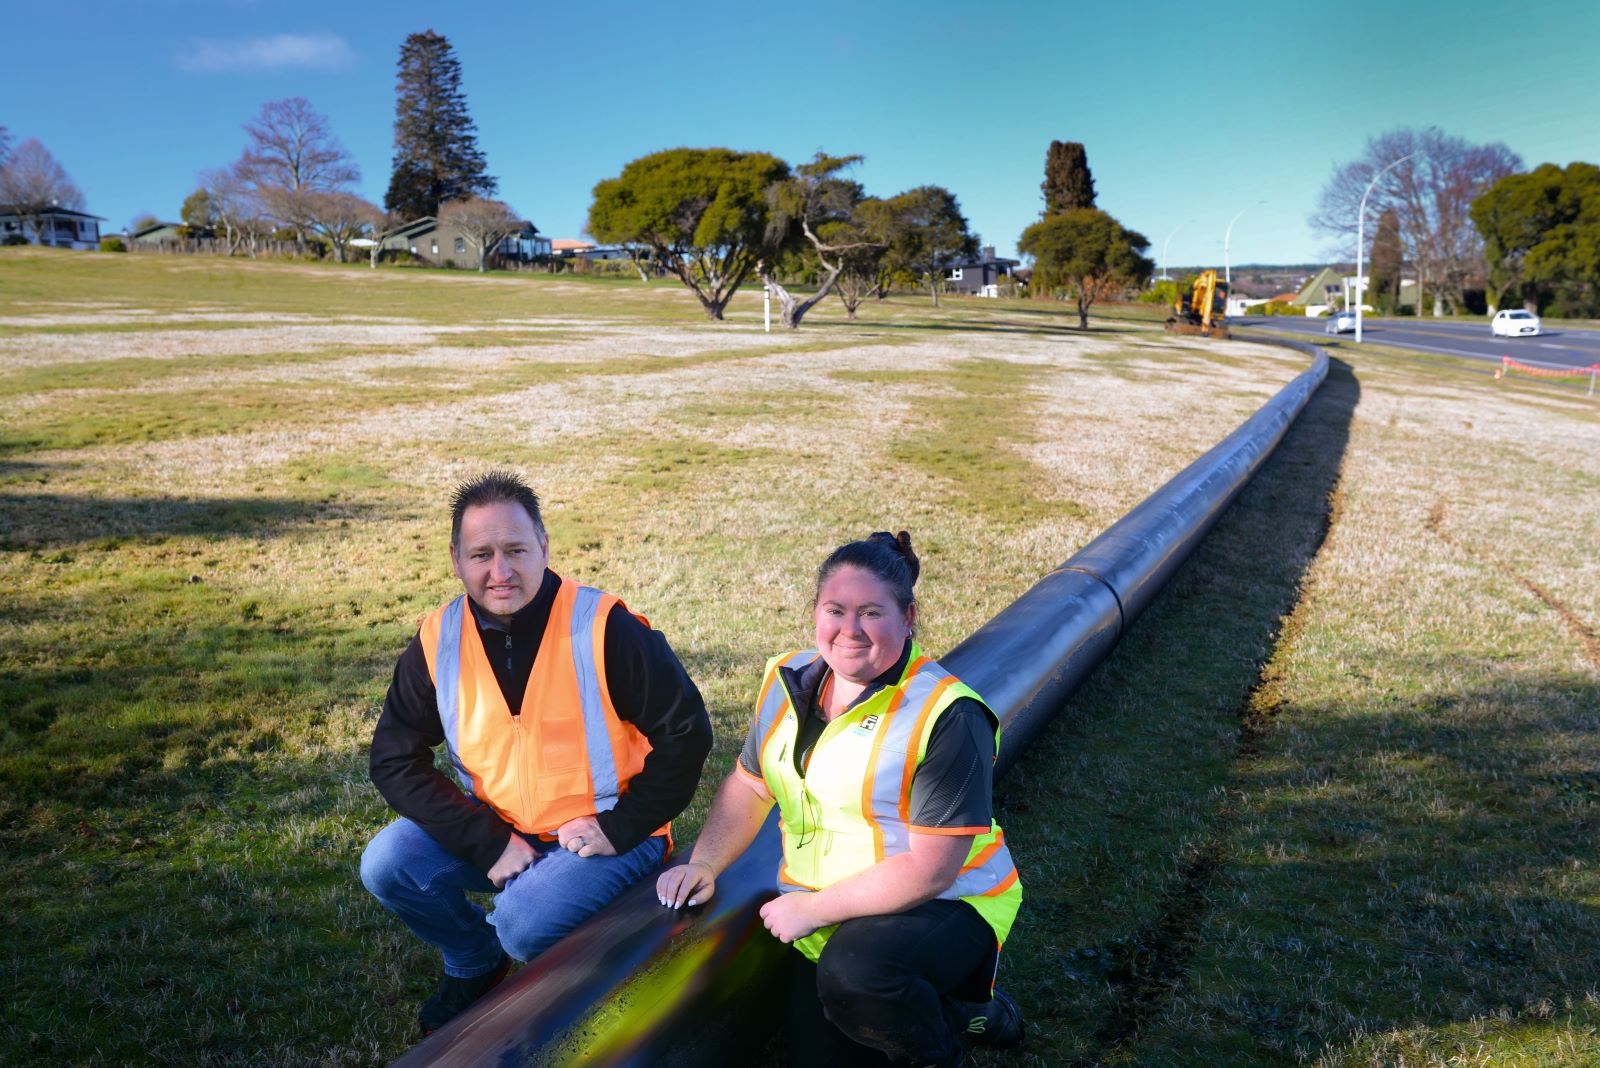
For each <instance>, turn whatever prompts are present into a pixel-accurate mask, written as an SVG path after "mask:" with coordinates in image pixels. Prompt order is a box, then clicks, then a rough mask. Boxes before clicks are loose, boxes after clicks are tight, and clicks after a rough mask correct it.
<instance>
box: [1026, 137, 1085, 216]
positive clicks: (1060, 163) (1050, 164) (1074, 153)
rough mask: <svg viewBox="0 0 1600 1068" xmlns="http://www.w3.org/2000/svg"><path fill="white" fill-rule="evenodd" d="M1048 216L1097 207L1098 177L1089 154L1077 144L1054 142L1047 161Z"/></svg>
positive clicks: (1042, 186)
mask: <svg viewBox="0 0 1600 1068" xmlns="http://www.w3.org/2000/svg"><path fill="white" fill-rule="evenodd" d="M1039 188H1040V189H1041V190H1043V191H1044V215H1045V217H1046V218H1049V217H1050V216H1051V215H1060V214H1061V213H1062V212H1064V211H1075V210H1077V209H1078V208H1092V207H1094V175H1092V174H1090V173H1089V154H1088V153H1087V152H1085V151H1084V148H1083V145H1081V144H1079V143H1078V142H1077V141H1051V142H1050V151H1049V152H1048V153H1046V155H1045V158H1044V181H1043V182H1042V183H1040V185H1039Z"/></svg>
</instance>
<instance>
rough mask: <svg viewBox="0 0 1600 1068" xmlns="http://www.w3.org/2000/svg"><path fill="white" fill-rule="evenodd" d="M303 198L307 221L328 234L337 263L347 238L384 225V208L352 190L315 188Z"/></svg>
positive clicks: (347, 244) (347, 245) (342, 258)
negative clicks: (318, 189) (346, 191)
mask: <svg viewBox="0 0 1600 1068" xmlns="http://www.w3.org/2000/svg"><path fill="white" fill-rule="evenodd" d="M303 201H304V207H305V214H306V221H307V223H308V225H309V226H310V227H311V229H312V230H314V231H316V232H317V233H319V234H321V235H322V236H323V237H325V238H327V241H328V244H329V245H330V246H331V247H332V248H333V258H334V260H335V261H337V262H339V263H343V262H345V257H346V255H347V254H348V252H349V250H350V242H352V241H354V240H355V239H356V238H358V237H361V236H362V235H363V234H371V233H372V232H373V231H377V230H380V229H381V228H382V226H383V219H384V215H383V209H382V208H379V207H378V206H377V205H376V204H373V203H371V202H370V201H367V200H363V199H362V198H361V197H358V196H356V195H355V194H354V193H344V192H338V191H334V192H320V191H315V192H310V193H306V194H305V195H304V197H303ZM377 240H379V241H381V240H382V238H377Z"/></svg>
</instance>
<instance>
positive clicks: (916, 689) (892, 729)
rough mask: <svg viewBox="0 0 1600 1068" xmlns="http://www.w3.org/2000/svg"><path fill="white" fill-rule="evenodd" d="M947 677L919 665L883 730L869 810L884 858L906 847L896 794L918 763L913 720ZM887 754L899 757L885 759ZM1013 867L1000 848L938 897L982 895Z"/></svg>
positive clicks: (907, 835) (933, 665) (929, 666)
mask: <svg viewBox="0 0 1600 1068" xmlns="http://www.w3.org/2000/svg"><path fill="white" fill-rule="evenodd" d="M949 677H950V673H949V672H948V671H946V670H945V669H944V668H943V667H942V666H941V665H939V664H938V663H937V662H929V663H926V664H924V665H923V666H922V667H921V668H920V669H918V671H917V673H916V674H915V675H913V676H912V677H911V678H909V679H907V680H906V682H905V697H904V698H903V699H902V700H901V702H900V705H899V707H898V708H897V709H895V712H894V715H892V716H890V717H889V722H888V723H887V724H886V725H885V726H884V728H883V729H884V730H886V731H887V732H888V733H887V734H885V735H884V738H883V748H882V749H881V750H880V751H879V756H878V767H877V768H876V770H875V774H874V776H873V784H872V807H873V816H874V817H875V818H876V820H877V823H878V827H879V829H880V830H881V831H882V832H883V854H884V856H886V857H892V856H894V855H895V854H897V853H902V852H905V851H906V850H907V849H909V848H910V847H911V829H910V827H908V826H907V825H906V824H905V823H904V822H902V821H901V819H900V801H901V792H900V791H901V788H902V784H903V783H904V782H905V769H906V764H907V763H909V762H915V761H916V759H917V750H918V748H919V743H920V741H921V739H919V738H918V737H917V736H916V733H915V731H916V727H917V721H918V720H919V719H921V718H922V713H923V712H924V711H925V710H926V708H927V705H928V702H930V701H932V700H934V699H935V692H936V691H937V690H938V689H939V686H940V684H941V683H943V682H944V680H945V679H947V678H949ZM952 700H953V699H952ZM901 754H904V755H903V756H901ZM890 755H893V756H895V757H900V759H894V760H891V759H885V758H886V757H889V756H890ZM1015 869H1016V865H1015V863H1014V862H1013V861H1012V859H1011V851H1010V849H1008V848H1007V847H1006V846H1005V845H1003V844H1002V845H1001V846H1000V848H999V849H997V850H995V851H994V853H993V854H992V855H991V856H990V857H989V859H988V860H986V861H984V862H983V864H981V865H980V866H978V867H977V868H974V869H973V870H971V871H968V872H962V873H961V874H960V875H958V876H957V877H956V881H955V883H954V884H953V885H951V886H950V888H949V889H947V890H945V891H944V892H943V893H942V894H940V895H939V896H940V897H941V898H945V899H948V900H953V899H955V898H962V897H978V896H981V895H982V894H984V893H986V892H987V891H990V890H993V889H994V888H995V887H996V886H998V885H999V884H1000V882H1001V880H1003V879H1005V878H1006V877H1007V876H1008V875H1010V874H1011V872H1012V871H1014V870H1015Z"/></svg>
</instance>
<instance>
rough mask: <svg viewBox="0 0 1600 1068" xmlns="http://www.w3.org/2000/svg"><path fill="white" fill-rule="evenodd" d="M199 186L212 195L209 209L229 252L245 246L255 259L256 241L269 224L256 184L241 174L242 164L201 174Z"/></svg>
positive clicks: (232, 252) (234, 251)
mask: <svg viewBox="0 0 1600 1068" xmlns="http://www.w3.org/2000/svg"><path fill="white" fill-rule="evenodd" d="M200 186H201V188H203V189H204V190H205V191H206V192H207V193H208V194H209V195H210V197H211V208H212V211H213V212H214V213H215V216H216V220H217V225H218V226H220V227H222V235H223V237H224V239H225V240H226V241H227V242H228V255H230V256H232V255H234V254H235V253H236V252H238V251H239V249H240V248H244V249H245V250H246V251H247V252H248V253H249V254H250V256H251V258H252V259H253V258H255V254H256V247H257V243H258V242H259V241H260V240H261V238H262V237H263V236H265V235H266V234H268V233H270V232H271V230H272V225H271V223H270V222H269V221H268V219H267V217H266V209H265V206H264V205H263V204H262V203H261V198H260V196H259V195H258V193H257V191H256V188H255V184H254V183H253V182H252V181H251V180H250V178H249V177H248V176H247V175H246V174H244V173H243V164H242V163H241V162H238V161H236V162H234V163H233V164H231V165H229V166H227V167H218V168H216V169H215V170H209V171H206V172H204V173H203V174H201V175H200Z"/></svg>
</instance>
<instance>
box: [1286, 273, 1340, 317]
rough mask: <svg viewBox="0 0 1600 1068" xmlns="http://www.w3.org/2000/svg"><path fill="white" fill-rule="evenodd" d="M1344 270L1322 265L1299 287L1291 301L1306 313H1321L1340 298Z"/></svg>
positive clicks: (1313, 314) (1314, 314) (1312, 314)
mask: <svg viewBox="0 0 1600 1068" xmlns="http://www.w3.org/2000/svg"><path fill="white" fill-rule="evenodd" d="M1344 277H1345V276H1344V272H1343V271H1341V270H1339V269H1338V268H1336V267H1324V268H1323V269H1322V270H1320V271H1318V272H1317V273H1316V274H1314V275H1312V276H1311V278H1310V279H1308V280H1307V281H1306V284H1305V285H1303V286H1301V287H1300V292H1299V293H1297V294H1296V295H1295V298H1294V301H1293V303H1295V304H1297V305H1298V306H1300V307H1302V308H1304V309H1305V310H1306V314H1307V315H1311V316H1316V315H1321V314H1322V313H1323V312H1325V311H1327V310H1328V308H1330V307H1331V306H1333V305H1334V304H1336V303H1338V301H1339V300H1340V299H1342V297H1341V294H1343V293H1344V291H1345V281H1344Z"/></svg>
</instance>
